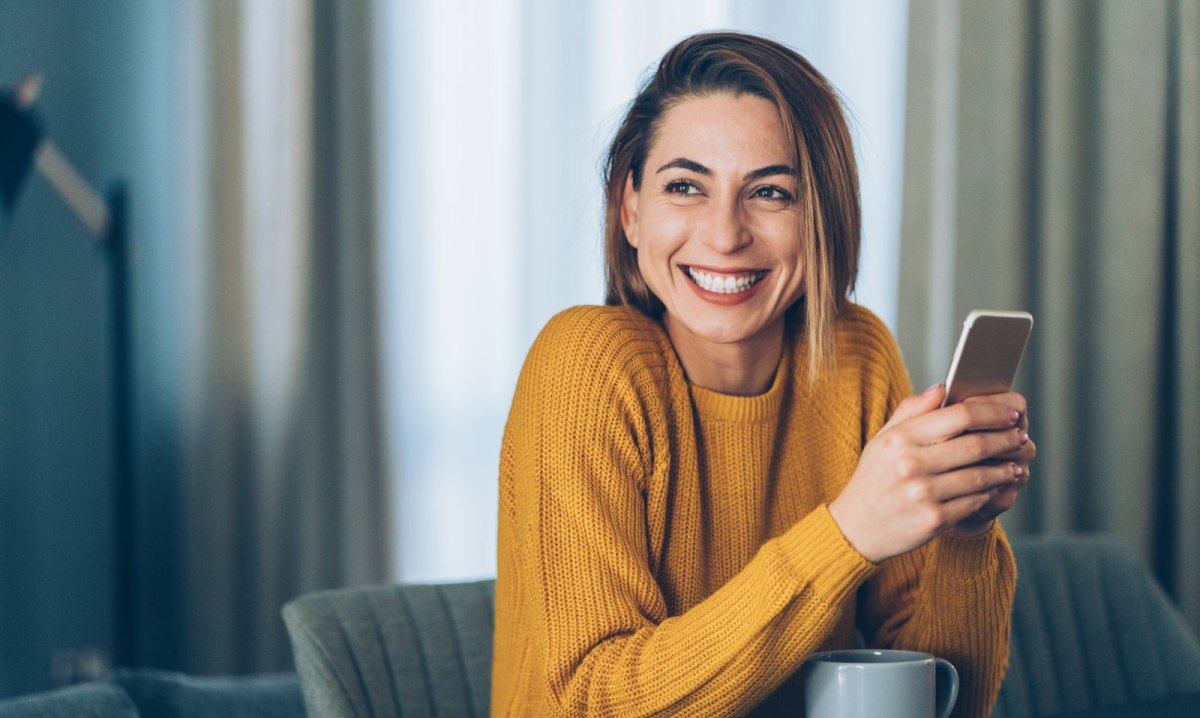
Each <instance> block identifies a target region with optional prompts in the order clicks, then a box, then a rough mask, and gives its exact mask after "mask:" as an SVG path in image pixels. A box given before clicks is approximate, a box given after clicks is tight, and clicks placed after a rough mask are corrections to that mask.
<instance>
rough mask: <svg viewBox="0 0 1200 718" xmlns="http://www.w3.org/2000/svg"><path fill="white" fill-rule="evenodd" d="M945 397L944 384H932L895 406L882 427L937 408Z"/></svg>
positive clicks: (888, 427) (891, 425) (893, 424)
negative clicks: (894, 409)
mask: <svg viewBox="0 0 1200 718" xmlns="http://www.w3.org/2000/svg"><path fill="white" fill-rule="evenodd" d="M945 398H946V386H945V385H944V384H934V385H933V386H931V387H929V388H928V389H926V390H925V391H923V392H921V393H920V394H913V395H912V396H910V397H908V398H906V399H905V400H904V401H902V402H900V406H897V407H896V411H895V413H894V414H892V418H891V419H888V422H887V423H886V424H884V426H883V428H884V429H890V428H891V427H893V426H895V425H897V424H900V423H902V422H905V421H908V420H909V419H911V418H913V417H914V416H920V415H921V414H925V413H928V412H931V411H933V410H934V409H937V408H938V407H940V406H941V405H942V401H943V400H944V399H945Z"/></svg>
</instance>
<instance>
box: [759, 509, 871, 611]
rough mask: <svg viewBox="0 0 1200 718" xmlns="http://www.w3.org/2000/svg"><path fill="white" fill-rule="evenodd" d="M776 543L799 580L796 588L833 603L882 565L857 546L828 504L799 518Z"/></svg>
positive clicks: (836, 602)
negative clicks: (838, 522)
mask: <svg viewBox="0 0 1200 718" xmlns="http://www.w3.org/2000/svg"><path fill="white" fill-rule="evenodd" d="M775 544H776V547H777V548H778V550H779V552H780V553H781V554H783V557H784V559H785V560H786V561H787V564H788V566H789V567H790V568H791V569H792V571H793V575H794V576H796V578H797V579H798V581H799V583H798V586H797V590H798V591H809V592H812V593H815V594H817V595H818V596H821V597H823V598H824V600H825V602H826V604H827V605H830V606H837V605H841V604H842V603H843V602H844V601H846V600H847V599H848V598H849V596H850V595H851V594H853V593H854V591H856V590H858V587H859V586H860V585H862V583H863V581H865V580H867V578H869V577H870V576H871V574H873V573H874V572H875V571H876V570H877V569H878V568H879V567H878V566H877V565H876V564H873V563H871V562H870V561H868V560H867V559H865V558H863V556H862V554H860V553H859V552H858V551H855V550H854V547H853V546H851V545H850V542H849V541H847V540H846V537H845V536H844V535H842V530H841V529H840V528H838V525H837V522H836V521H834V520H833V516H832V515H831V514H830V513H829V506H828V505H827V504H821V505H820V506H818V507H817V508H816V509H814V510H813V512H812V513H810V514H809V515H808V516H805V517H804V518H803V519H801V520H800V521H799V522H797V523H796V525H795V526H792V528H790V529H788V531H787V532H786V533H784V534H783V535H782V536H780V537H779V538H777V539H775Z"/></svg>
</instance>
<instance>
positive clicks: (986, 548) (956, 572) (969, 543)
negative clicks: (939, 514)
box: [934, 521, 1003, 578]
mask: <svg viewBox="0 0 1200 718" xmlns="http://www.w3.org/2000/svg"><path fill="white" fill-rule="evenodd" d="M1002 536H1003V531H1002V530H1001V528H1000V522H999V521H993V522H992V527H991V528H990V529H988V530H987V531H984V532H983V533H981V534H979V535H977V536H963V535H962V534H957V533H955V532H954V531H953V530H949V531H946V532H945V533H943V534H942V535H941V537H939V538H938V540H937V550H936V552H935V560H934V564H935V565H936V566H937V569H938V571H940V572H945V573H946V574H947V575H950V576H956V577H960V578H972V577H974V576H978V575H979V574H981V573H984V572H985V571H987V570H988V569H990V568H991V567H992V566H993V565H995V562H996V547H997V546H998V545H999V543H1000V540H1001V537H1002Z"/></svg>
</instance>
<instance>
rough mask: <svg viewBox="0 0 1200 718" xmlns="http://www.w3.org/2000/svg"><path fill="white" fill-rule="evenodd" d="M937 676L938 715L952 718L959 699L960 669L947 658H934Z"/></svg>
mask: <svg viewBox="0 0 1200 718" xmlns="http://www.w3.org/2000/svg"><path fill="white" fill-rule="evenodd" d="M934 669H935V670H936V672H937V674H938V676H937V706H938V707H937V716H938V718H950V711H952V710H954V703H955V701H957V700H958V671H957V670H955V668H954V665H953V664H952V663H950V661H947V660H946V659H945V658H935V659H934Z"/></svg>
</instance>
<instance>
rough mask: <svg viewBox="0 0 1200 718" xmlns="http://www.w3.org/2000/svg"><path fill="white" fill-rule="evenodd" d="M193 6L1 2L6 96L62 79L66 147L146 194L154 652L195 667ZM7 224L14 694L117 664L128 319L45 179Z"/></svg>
mask: <svg viewBox="0 0 1200 718" xmlns="http://www.w3.org/2000/svg"><path fill="white" fill-rule="evenodd" d="M178 6H179V3H175V2H160V1H158V0H105V1H104V2H101V1H100V0H0V86H2V87H6V88H12V87H13V86H14V85H15V84H16V83H17V82H18V81H19V80H20V78H21V77H23V76H24V74H25V73H26V72H29V71H31V70H34V69H37V70H40V71H41V72H43V73H44V75H45V83H44V86H43V92H42V98H41V100H40V102H39V111H40V114H41V116H42V119H43V120H44V123H45V126H46V129H47V133H48V136H50V137H51V138H52V139H53V141H54V142H55V143H56V144H57V145H58V146H59V148H60V149H61V150H62V152H63V154H64V155H66V156H67V157H68V158H69V159H70V160H71V161H72V162H73V163H74V164H75V165H76V166H77V167H78V168H79V170H80V171H81V172H82V174H83V175H84V176H85V177H86V178H87V179H89V180H90V181H91V182H92V183H93V184H94V185H96V186H97V187H98V188H101V189H107V188H108V187H109V186H111V184H112V183H113V182H114V181H116V180H123V181H125V182H126V183H127V185H128V188H129V192H130V228H131V229H130V231H131V242H132V244H133V247H134V252H135V258H134V263H133V265H132V276H133V307H134V309H133V317H132V322H133V324H132V327H133V336H134V345H135V346H134V351H133V357H134V367H135V368H134V386H135V394H134V404H133V406H134V412H133V419H134V434H135V437H134V448H135V452H134V463H135V467H136V471H135V475H134V481H135V493H136V496H137V505H136V506H135V507H133V510H134V512H135V514H134V515H135V519H136V523H135V526H136V527H137V537H138V543H137V550H136V552H135V555H134V556H133V557H132V560H133V562H134V563H133V566H134V570H135V576H136V580H137V597H138V598H137V605H138V610H137V612H136V619H137V620H136V623H135V624H134V625H135V626H136V627H137V634H136V643H135V646H136V650H135V651H134V653H133V656H132V659H131V662H133V663H137V664H142V665H154V666H160V667H167V668H172V667H179V662H180V660H181V656H182V647H181V645H180V641H179V639H178V635H179V631H178V626H179V616H180V613H181V610H182V609H181V603H180V601H181V597H180V595H179V592H178V586H179V569H178V568H177V566H178V557H179V555H180V553H181V552H180V550H179V535H178V532H177V529H176V527H177V526H178V524H179V522H178V521H177V520H176V519H177V517H178V515H179V509H178V496H179V474H180V472H179V465H180V462H179V458H178V457H179V451H178V446H179V436H178V430H177V427H178V421H177V418H176V417H178V415H179V411H178V406H179V399H180V397H179V388H178V387H179V385H180V381H179V371H180V357H179V355H178V349H177V347H178V346H179V341H178V337H177V335H176V332H177V326H178V321H177V320H176V319H175V317H176V315H177V314H178V305H177V302H178V300H177V297H176V294H175V292H174V291H173V287H174V286H175V284H176V282H177V281H178V277H179V275H180V268H179V266H178V263H179V256H180V252H179V250H178V247H177V246H175V245H174V243H173V239H174V237H173V235H176V234H177V233H178V230H177V227H178V220H177V215H178V203H179V198H178V192H177V191H176V185H177V182H176V180H175V178H176V177H177V175H178V162H179V156H180V155H179V153H178V151H177V150H176V148H177V145H178V141H179V137H178V129H177V128H178V127H179V125H180V119H181V118H180V116H179V113H180V109H179V107H180V106H179V102H178V101H177V98H178V97H179V96H180V92H179V89H178V88H179V87H180V78H181V76H182V71H181V65H180V59H179V52H178V50H177V48H178V45H179V43H180V41H181V37H182V28H181V26H180V23H181V17H180V15H181V13H180V10H179V7H178ZM6 219H7V222H4V223H0V697H3V696H9V695H13V694H17V693H23V692H28V691H33V690H40V689H44V688H47V687H49V685H50V679H49V673H50V671H49V667H50V662H51V657H52V655H53V654H54V652H55V651H61V650H63V649H72V648H76V647H88V646H94V647H99V648H101V649H103V650H105V651H109V652H111V651H113V649H114V648H115V640H116V627H117V625H118V617H117V607H116V601H115V596H116V585H115V575H116V574H115V571H116V567H117V557H116V556H115V551H114V542H115V533H114V526H113V517H114V495H113V489H112V487H113V470H112V461H113V454H112V446H113V435H112V426H113V422H112V411H113V404H112V401H111V396H112V387H111V353H110V352H111V349H110V346H109V337H108V332H109V330H110V325H109V322H110V316H109V312H108V304H107V302H108V295H107V285H106V274H105V271H104V264H103V256H102V253H101V252H100V251H99V250H98V249H97V247H96V246H95V243H94V242H92V241H90V239H89V237H88V235H87V234H86V232H85V231H84V229H83V228H82V226H81V225H80V224H79V223H78V222H77V221H76V220H75V218H74V217H73V216H72V215H71V214H70V212H69V210H68V209H67V208H66V206H65V205H63V204H62V203H61V202H60V201H59V199H58V198H57V196H56V195H55V194H54V193H53V190H52V189H51V188H50V187H49V185H48V184H47V182H46V181H45V180H44V179H42V178H41V177H40V176H38V175H35V176H33V177H31V178H30V180H29V181H28V182H27V184H26V185H25V189H24V192H23V193H22V196H21V197H20V199H19V202H18V206H17V208H16V210H15V211H14V212H13V213H12V215H11V216H9V217H7V218H6Z"/></svg>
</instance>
